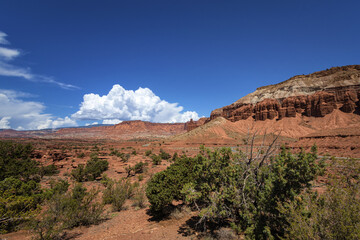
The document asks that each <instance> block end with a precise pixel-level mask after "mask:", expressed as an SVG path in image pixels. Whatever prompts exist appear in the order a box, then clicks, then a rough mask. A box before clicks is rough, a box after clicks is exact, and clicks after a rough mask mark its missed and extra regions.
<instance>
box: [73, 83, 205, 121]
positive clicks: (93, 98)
mask: <svg viewBox="0 0 360 240" xmlns="http://www.w3.org/2000/svg"><path fill="white" fill-rule="evenodd" d="M182 111H183V107H182V106H178V103H168V102H167V101H165V100H161V99H160V97H158V96H156V95H155V94H154V93H153V92H152V91H151V90H150V89H149V88H139V89H137V90H136V91H133V90H126V89H124V88H123V87H122V86H120V85H118V84H116V85H114V86H113V87H112V89H111V90H110V92H109V93H108V94H107V95H104V96H100V95H98V94H94V93H90V94H85V95H84V97H83V102H82V103H81V105H80V109H79V111H77V112H76V113H74V114H73V115H72V118H75V119H79V120H103V121H106V120H113V119H117V120H120V119H121V120H143V121H151V122H161V123H164V122H169V123H175V122H186V121H188V120H190V119H191V118H192V119H194V120H197V119H199V116H198V114H197V113H196V112H192V111H187V112H182Z"/></svg>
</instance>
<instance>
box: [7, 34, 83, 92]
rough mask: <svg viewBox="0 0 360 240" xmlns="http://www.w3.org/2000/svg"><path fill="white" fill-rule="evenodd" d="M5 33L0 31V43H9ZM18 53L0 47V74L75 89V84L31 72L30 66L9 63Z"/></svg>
mask: <svg viewBox="0 0 360 240" xmlns="http://www.w3.org/2000/svg"><path fill="white" fill-rule="evenodd" d="M6 36H7V34H6V33H4V32H1V31H0V44H10V43H9V42H8V41H7V40H6V39H5V38H6ZM19 55H20V51H19V50H16V49H11V48H7V47H0V76H7V77H21V78H24V79H26V80H29V81H32V82H44V83H50V84H55V85H58V86H59V87H61V88H63V89H76V88H79V87H77V86H74V85H71V84H66V83H62V82H59V81H56V80H54V79H53V78H52V77H47V76H42V75H39V74H33V73H31V69H30V68H24V67H18V66H15V65H12V64H9V63H8V62H9V61H12V60H14V59H15V58H16V57H18V56H19Z"/></svg>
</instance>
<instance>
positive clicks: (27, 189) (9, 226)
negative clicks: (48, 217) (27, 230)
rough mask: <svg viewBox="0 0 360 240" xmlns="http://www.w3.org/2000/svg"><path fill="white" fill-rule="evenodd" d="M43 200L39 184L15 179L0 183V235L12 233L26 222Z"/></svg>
mask: <svg viewBox="0 0 360 240" xmlns="http://www.w3.org/2000/svg"><path fill="white" fill-rule="evenodd" d="M43 199H44V195H43V191H42V190H41V188H40V184H39V183H37V182H35V181H33V180H30V181H27V182H24V181H22V180H20V179H18V178H15V177H9V178H5V179H4V180H2V181H0V233H5V232H9V231H13V230H14V229H15V227H16V226H17V225H18V224H20V223H22V222H24V221H26V220H28V219H29V218H30V217H31V216H32V215H33V214H34V213H35V211H36V209H37V207H38V204H40V203H41V202H42V201H43Z"/></svg>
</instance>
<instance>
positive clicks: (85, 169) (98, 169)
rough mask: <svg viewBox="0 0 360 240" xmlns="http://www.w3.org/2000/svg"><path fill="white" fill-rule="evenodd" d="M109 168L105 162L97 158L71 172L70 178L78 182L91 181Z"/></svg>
mask: <svg viewBox="0 0 360 240" xmlns="http://www.w3.org/2000/svg"><path fill="white" fill-rule="evenodd" d="M108 167H109V163H108V161H107V160H101V159H99V158H97V157H94V158H92V159H90V160H89V161H88V162H87V163H86V165H85V166H84V165H83V164H79V166H78V167H77V168H75V169H73V170H72V171H71V176H72V177H73V178H74V179H75V180H76V181H78V182H84V181H93V180H95V179H96V178H98V177H100V176H101V174H102V173H103V172H104V171H106V170H107V169H108Z"/></svg>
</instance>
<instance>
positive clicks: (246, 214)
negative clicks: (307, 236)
mask: <svg viewBox="0 0 360 240" xmlns="http://www.w3.org/2000/svg"><path fill="white" fill-rule="evenodd" d="M272 151H273V150H272V148H271V147H269V149H268V150H267V151H266V152H263V153H261V152H260V150H259V151H258V153H256V152H253V151H251V153H250V154H249V155H247V154H233V153H232V151H231V149H230V148H222V149H220V150H215V151H210V150H208V149H205V148H202V149H201V151H200V154H199V155H198V156H196V157H195V158H187V157H182V158H181V159H179V160H177V161H176V162H175V163H173V164H172V165H171V166H170V167H168V168H167V169H166V170H165V171H162V172H159V173H157V174H156V175H154V177H153V178H152V179H151V180H150V182H149V183H148V186H147V189H146V193H147V197H148V199H149V202H150V204H151V206H150V209H151V210H152V211H154V212H155V213H156V212H161V211H162V210H163V209H165V208H166V206H167V205H169V204H171V202H172V201H173V200H184V201H185V202H186V203H188V204H190V205H191V206H194V207H196V208H197V209H198V210H199V211H200V214H199V215H200V222H201V223H203V226H204V227H205V224H206V223H207V222H213V223H216V224H217V225H219V224H222V223H224V222H229V223H230V225H231V226H232V227H233V228H234V229H236V230H237V231H240V232H244V233H245V234H246V235H247V237H249V238H254V239H272V238H275V237H279V236H283V234H284V232H285V230H284V228H285V227H286V226H287V225H288V222H287V221H286V219H285V217H284V215H282V214H281V212H280V211H279V210H278V208H277V205H278V203H279V202H280V203H283V202H287V201H293V200H294V199H295V197H297V196H298V195H299V194H300V193H301V191H302V190H303V189H306V188H308V187H309V186H310V181H312V180H314V179H315V177H316V176H317V175H318V174H320V173H321V172H322V169H323V166H322V164H317V163H316V159H317V155H316V149H315V148H313V152H312V153H304V152H301V153H299V154H297V155H293V154H291V153H290V152H289V151H288V150H287V149H285V148H283V149H282V151H281V153H280V154H279V155H277V156H276V157H271V154H270V153H271V152H272Z"/></svg>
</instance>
